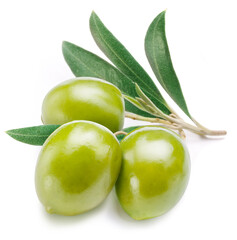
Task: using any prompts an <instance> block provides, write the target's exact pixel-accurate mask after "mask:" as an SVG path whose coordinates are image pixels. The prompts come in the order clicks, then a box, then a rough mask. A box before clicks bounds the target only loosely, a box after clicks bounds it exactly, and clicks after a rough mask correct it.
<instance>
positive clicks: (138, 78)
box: [90, 12, 166, 105]
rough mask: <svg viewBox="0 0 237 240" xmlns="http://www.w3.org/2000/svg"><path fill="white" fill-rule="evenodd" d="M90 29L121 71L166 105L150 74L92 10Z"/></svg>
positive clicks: (100, 46)
mask: <svg viewBox="0 0 237 240" xmlns="http://www.w3.org/2000/svg"><path fill="white" fill-rule="evenodd" d="M90 30H91V34H92V36H93V38H94V40H95V42H96V43H97V45H98V47H99V48H100V49H101V50H102V51H103V52H104V54H105V55H106V56H107V57H108V58H109V59H110V60H111V61H112V62H113V63H114V65H115V66H116V67H117V68H118V69H119V70H120V71H121V72H123V73H124V74H125V75H126V76H128V77H129V78H130V79H131V80H132V81H133V82H135V83H138V84H139V86H140V87H141V88H142V89H144V90H146V91H147V92H149V93H150V94H151V95H152V96H153V98H157V99H158V100H159V101H160V102H161V103H163V105H166V102H165V100H164V98H163V97H162V95H161V93H160V92H159V90H158V89H157V87H156V85H155V83H154V82H153V80H152V79H151V78H150V76H149V75H148V74H147V73H146V72H145V70H144V69H143V68H142V67H141V65H140V64H139V63H138V62H137V61H136V60H135V59H134V57H133V56H132V55H131V54H130V53H129V52H128V50H127V49H126V48H125V47H124V46H123V45H122V44H121V43H120V42H119V41H118V40H117V38H115V36H114V35H113V34H112V33H111V32H110V31H109V30H108V29H107V28H106V27H105V25H104V24H103V23H102V21H101V20H100V19H99V17H98V16H97V15H96V13H95V12H92V14H91V17H90Z"/></svg>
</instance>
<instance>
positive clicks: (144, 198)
mask: <svg viewBox="0 0 237 240" xmlns="http://www.w3.org/2000/svg"><path fill="white" fill-rule="evenodd" d="M121 149H122V155H123V160H122V167H121V172H120V175H119V178H118V180H117V183H116V193H117V196H118V199H119V202H120V204H121V206H122V207H123V209H124V210H125V211H126V212H127V213H128V215H130V216H131V217H132V218H134V219H136V220H142V219H148V218H153V217H157V216H160V215H162V214H164V213H166V212H167V211H168V210H170V209H171V208H172V207H173V206H174V205H175V204H176V203H177V202H178V201H179V199H180V198H181V197H182V195H183V193H184V191H185V189H186V186H187V183H188V180H189V173H190V159H189V153H188V151H187V148H186V146H185V144H184V143H183V141H182V140H181V139H180V137H179V136H178V135H177V134H176V133H173V132H172V131H170V130H167V129H165V128H161V127H142V128H140V129H138V130H135V131H133V132H131V133H130V134H128V135H127V136H126V137H125V138H124V139H123V140H122V141H121Z"/></svg>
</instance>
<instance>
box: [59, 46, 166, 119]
mask: <svg viewBox="0 0 237 240" xmlns="http://www.w3.org/2000/svg"><path fill="white" fill-rule="evenodd" d="M62 50H63V55H64V58H65V61H66V62H67V64H68V66H69V67H70V69H71V70H72V72H73V74H74V75H75V76H77V77H97V78H101V79H104V80H106V81H108V82H111V83H112V84H114V85H115V86H117V87H118V88H119V89H120V90H121V92H122V93H123V94H125V95H128V96H130V97H133V98H135V97H137V93H136V90H135V84H134V82H132V80H131V79H129V78H128V77H127V76H125V75H124V74H123V73H121V72H120V71H119V70H118V69H117V68H115V67H114V66H112V65H111V64H109V63H108V62H106V61H105V60H103V59H102V58H100V57H98V56H97V55H95V54H93V53H91V52H89V51H87V50H85V49H83V48H81V47H78V46H76V45H74V44H72V43H69V42H63V45H62ZM144 92H145V91H144ZM145 93H146V95H147V96H148V97H151V98H152V100H153V102H154V103H155V104H157V105H158V106H159V107H160V109H161V110H162V111H163V112H165V113H168V114H169V113H170V111H169V110H168V109H167V108H166V106H164V105H163V104H161V103H160V102H159V101H158V100H156V99H154V98H153V97H152V96H151V95H150V94H149V93H148V92H145ZM125 107H126V111H128V112H132V113H136V114H139V115H141V116H145V117H154V116H153V115H151V114H148V113H146V112H144V111H142V110H140V109H138V108H137V107H135V106H134V105H133V104H131V103H130V102H128V101H127V100H125Z"/></svg>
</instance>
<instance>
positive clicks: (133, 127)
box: [116, 126, 142, 142]
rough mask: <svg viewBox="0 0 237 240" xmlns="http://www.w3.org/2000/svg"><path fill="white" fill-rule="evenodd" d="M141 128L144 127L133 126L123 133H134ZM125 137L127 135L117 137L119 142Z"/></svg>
mask: <svg viewBox="0 0 237 240" xmlns="http://www.w3.org/2000/svg"><path fill="white" fill-rule="evenodd" d="M139 127H142V126H132V127H128V128H124V129H123V130H122V131H123V132H126V133H130V132H131V131H133V130H135V129H137V128H139ZM125 136H126V135H125V134H118V135H117V136H116V137H117V139H118V140H119V142H121V141H122V140H123V138H124V137H125Z"/></svg>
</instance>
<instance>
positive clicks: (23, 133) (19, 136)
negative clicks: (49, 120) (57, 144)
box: [6, 125, 60, 145]
mask: <svg viewBox="0 0 237 240" xmlns="http://www.w3.org/2000/svg"><path fill="white" fill-rule="evenodd" d="M59 126H60V125H41V126H35V127H27V128H18V129H12V130H8V131H6V133H7V134H8V135H9V136H11V137H12V138H14V139H15V140H17V141H20V142H23V143H27V144H31V145H43V143H44V142H45V140H46V139H47V138H48V136H49V135H50V134H51V133H52V132H54V131H55V130H56V129H57V128H58V127H59Z"/></svg>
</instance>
